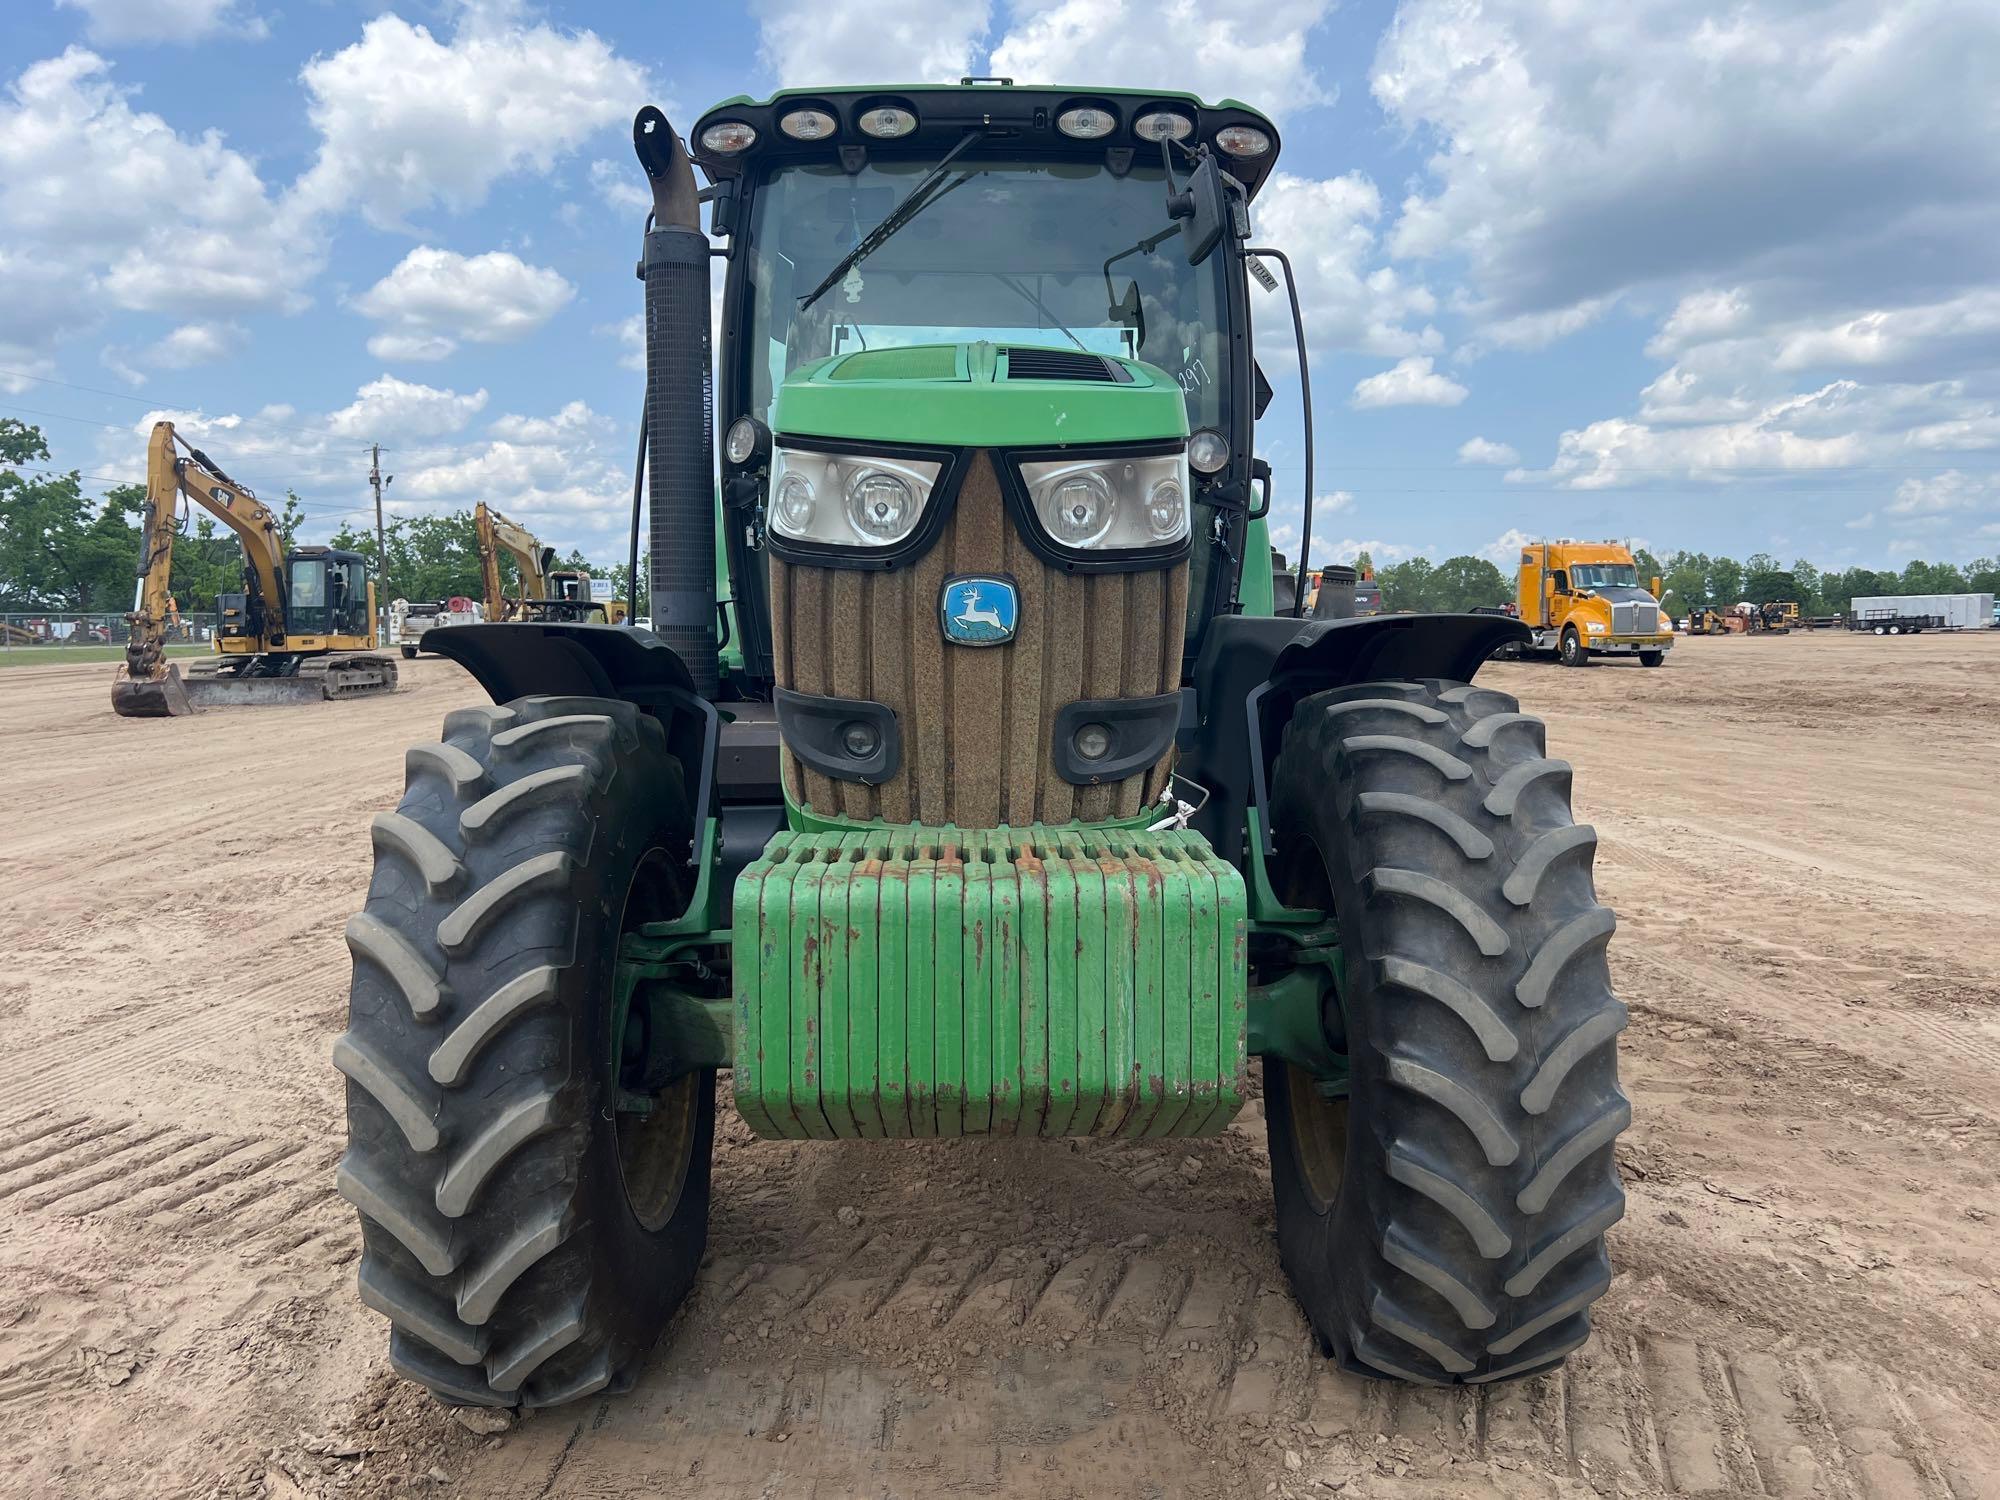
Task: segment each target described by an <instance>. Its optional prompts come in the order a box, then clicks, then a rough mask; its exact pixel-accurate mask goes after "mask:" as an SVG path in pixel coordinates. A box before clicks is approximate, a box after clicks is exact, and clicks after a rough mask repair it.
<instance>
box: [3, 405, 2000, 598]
mask: <svg viewBox="0 0 2000 1500" xmlns="http://www.w3.org/2000/svg"><path fill="white" fill-rule="evenodd" d="M48 461H49V448H48V444H47V442H45V441H44V440H43V437H42V433H41V430H40V429H39V428H36V427H33V426H30V425H28V424H26V423H24V422H20V421H17V420H15V419H14V418H11V417H0V612H17V613H18V612H23V611H35V610H48V611H51V612H56V611H64V612H77V613H85V612H90V613H106V614H111V613H118V612H122V611H124V610H127V609H130V608H131V607H132V595H133V582H134V578H133V575H134V572H135V570H136V568H137V565H138V558H139V517H140V515H141V514H142V513H143V509H144V505H145V499H146V487H145V486H144V485H143V484H121V485H113V486H112V487H111V488H109V489H107V490H105V491H104V492H103V494H102V495H100V496H97V497H94V498H93V497H91V496H88V495H86V494H85V493H84V491H83V482H82V476H81V475H79V474H77V473H76V472H75V471H71V472H69V473H66V474H62V473H51V472H49V470H48ZM272 508H273V510H274V511H276V512H277V514H278V529H279V532H280V533H281V534H282V536H283V537H284V541H285V545H286V546H287V547H290V546H291V545H292V542H293V540H294V538H295V537H296V535H297V533H298V532H299V530H300V528H301V527H302V526H303V525H304V523H305V521H306V515H305V512H304V510H303V508H302V507H301V505H300V502H299V497H298V496H297V495H296V494H293V493H292V492H291V491H289V490H287V491H286V492H285V496H284V499H283V502H282V504H274V505H273V507H272ZM190 519H191V521H192V526H191V527H190V528H189V529H187V530H184V531H183V533H182V534H181V536H180V538H179V539H178V540H177V541H176V542H175V544H174V561H173V577H172V581H171V587H172V589H173V593H174V598H175V602H176V603H177V604H178V605H179V606H180V608H181V609H182V610H183V611H184V612H197V611H206V610H212V609H214V608H215V596H216V595H217V594H220V593H233V592H235V591H237V590H238V589H240V588H242V586H243V584H242V575H243V551H242V547H241V546H240V545H239V544H238V542H237V540H236V537H235V536H234V534H232V533H231V532H230V531H229V529H228V528H227V527H224V526H222V525H221V524H219V523H218V522H216V521H215V520H214V519H212V518H211V517H209V516H208V515H206V514H205V513H203V512H201V511H200V510H199V509H198V508H197V509H196V510H195V513H194V514H193V516H192V517H191V518H190ZM330 540H331V542H332V545H334V546H336V547H342V548H346V549H348V550H350V551H354V552H358V553H360V554H361V555H362V556H364V557H366V558H367V559H368V560H369V562H370V563H371V564H373V565H376V576H377V577H378V579H379V578H380V577H381V576H382V574H381V568H380V564H381V562H382V561H383V559H381V558H378V557H377V556H376V550H377V549H376V545H375V532H374V529H373V528H372V527H356V526H353V525H342V526H341V528H340V529H339V530H338V531H336V532H334V534H333V536H332V538H331V539H330ZM386 541H387V543H388V545H387V547H386V549H384V550H385V551H386V554H387V557H386V560H387V563H388V574H387V585H388V589H387V592H384V593H383V594H382V597H383V598H384V600H385V601H386V599H387V598H388V597H390V596H391V595H392V594H393V595H400V596H401V597H403V598H405V599H423V600H431V599H448V598H450V597H452V596H453V595H455V594H457V595H463V596H465V597H466V598H470V599H477V598H479V597H480V595H481V593H482V587H481V583H480V577H479V554H478V549H477V547H476V546H475V544H474V540H473V530H472V512H471V511H469V510H457V511H450V512H447V513H443V514H436V515H423V516H405V517H402V518H400V519H398V520H394V521H391V522H390V523H389V525H388V526H387V528H386ZM1633 558H1634V561H1636V562H1637V563H1638V567H1639V577H1640V579H1641V580H1642V581H1644V580H1650V579H1652V578H1656V577H1657V578H1659V579H1661V580H1662V581H1663V583H1664V585H1665V592H1664V596H1663V597H1664V599H1665V602H1666V604H1667V606H1668V608H1670V609H1671V610H1673V612H1674V613H1676V614H1682V613H1685V612H1686V611H1688V610H1690V609H1693V608H1695V607H1696V606H1698V605H1703V604H1712V605H1715V606H1717V607H1718V608H1720V607H1723V606H1727V605H1731V604H1735V603H1737V602H1738V601H1740V600H1746V599H1747V600H1749V601H1750V602H1751V603H1753V604H1768V603H1771V602H1772V601H1774V600H1786V599H1789V600H1795V601H1797V603H1798V606H1799V609H1800V611H1801V612H1802V613H1804V614H1807V615H1833V614H1844V613H1846V612H1847V610H1848V608H1849V604H1850V601H1852V600H1853V599H1856V598H1859V597H1862V596H1866V595H1877V594H1887V595H1900V594H1962V593H1975V594H1983V593H1993V594H2000V561H1996V560H1995V559H1994V558H1991V557H1980V558H1975V559H1973V560H1972V561H1970V562H1967V563H1963V564H1960V563H1949V562H1912V563H1910V564H1908V565H1907V566H1906V567H1904V568H1903V569H1902V570H1901V571H1900V572H1892V571H1878V570H1876V569H1873V568H1848V569H1845V570H1842V571H1834V570H1832V569H1821V568H1818V567H1816V566H1814V564H1813V563H1812V562H1810V561H1809V560H1807V559H1805V558H1797V559H1795V560H1794V561H1793V562H1792V564H1791V566H1789V567H1786V566H1784V565H1783V564H1782V563H1780V561H1779V560H1778V559H1777V558H1776V557H1774V556H1772V555H1771V554H1770V553H1768V552H1759V553H1756V554H1754V555H1753V556H1751V557H1749V558H1747V559H1745V560H1743V561H1740V562H1739V561H1738V560H1737V559H1735V558H1732V557H1724V556H1720V555H1711V554H1709V553H1706V552H1689V551H1678V552H1670V553H1668V554H1667V555H1666V556H1665V557H1664V558H1661V557H1658V556H1656V555H1655V554H1653V553H1652V552H1650V551H1647V550H1646V549H1644V548H1636V549H1634V552H1633ZM1356 561H1357V563H1358V564H1359V566H1360V567H1361V568H1362V569H1363V571H1364V572H1372V573H1373V574H1374V575H1375V579H1376V582H1377V583H1379V584H1380V585H1381V588H1382V596H1383V607H1384V608H1385V609H1391V610H1412V611H1415V612H1418V613H1433V612H1461V611H1464V610H1469V609H1474V608H1479V607H1482V606H1487V607H1490V606H1492V605H1496V604H1503V603H1505V602H1506V601H1508V600H1510V599H1512V598H1513V597H1514V592H1515V590H1514V575H1513V574H1512V573H1511V572H1503V571H1502V570H1501V569H1500V568H1499V567H1497V566H1495V565H1494V564H1493V563H1491V562H1489V561H1488V560H1487V559H1485V558H1483V557H1473V556H1469V555H1461V556H1458V557H1448V558H1446V559H1444V561H1442V562H1436V563H1434V562H1432V561H1431V560H1430V559H1429V558H1426V557H1413V558H1410V559H1408V560H1407V561H1404V562H1399V563H1392V564H1388V565H1386V566H1384V567H1382V568H1380V569H1377V568H1375V566H1374V563H1373V561H1372V559H1370V557H1369V555H1368V554H1367V553H1366V552H1364V553H1362V554H1361V555H1360V557H1359V558H1358V559H1357V560H1356ZM500 565H501V578H502V587H503V589H506V590H509V591H511V590H513V589H514V588H515V587H516V586H517V585H516V583H515V579H514V570H513V562H512V559H510V558H508V557H507V556H505V555H504V554H503V555H502V557H501V559H500ZM558 566H560V567H565V568H574V569H577V570H578V571H581V572H585V573H588V574H590V575H591V576H592V577H593V578H601V579H607V580H609V581H610V583H611V586H612V588H613V589H614V590H615V592H616V595H617V597H619V598H621V599H628V600H629V599H631V598H632V595H631V593H630V587H631V580H630V578H629V577H628V576H627V569H626V567H625V565H624V563H622V562H620V563H618V564H615V565H613V566H608V567H606V566H600V565H596V564H593V563H592V562H590V561H589V560H588V559H587V558H585V557H584V556H583V554H582V553H581V552H579V551H576V550H574V549H572V550H571V552H570V554H569V556H568V557H566V558H563V559H561V560H560V562H559V564H558ZM646 576H647V568H646V564H645V559H644V556H643V554H642V556H641V559H640V567H639V583H640V594H639V598H638V599H637V601H635V604H634V608H633V613H634V614H639V615H644V614H646V613H648V610H647V608H646V597H645V583H646Z"/></svg>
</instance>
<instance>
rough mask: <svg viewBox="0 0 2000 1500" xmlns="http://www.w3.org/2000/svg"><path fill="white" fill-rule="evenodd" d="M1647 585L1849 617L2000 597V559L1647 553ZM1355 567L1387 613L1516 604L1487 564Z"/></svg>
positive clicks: (1675, 597) (1703, 598)
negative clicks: (1909, 597)
mask: <svg viewBox="0 0 2000 1500" xmlns="http://www.w3.org/2000/svg"><path fill="white" fill-rule="evenodd" d="M1632 560H1633V561H1634V562H1635V563H1636V564H1637V565H1638V569H1639V580H1640V582H1641V583H1642V584H1645V583H1649V582H1651V581H1652V580H1653V579H1655V578H1658V579H1659V580H1660V581H1661V585H1662V592H1661V599H1662V602H1663V603H1665V604H1666V606H1667V607H1668V609H1670V610H1672V611H1673V612H1674V613H1675V614H1677V615H1679V614H1685V613H1686V612H1687V611H1689V610H1691V609H1695V608H1698V607H1700V606H1701V605H1705V604H1707V605H1714V606H1715V607H1716V608H1718V609H1721V608H1724V607H1726V606H1728V605H1732V604H1736V603H1739V602H1742V601H1744V600H1748V601H1749V602H1750V603H1752V604H1771V603H1775V602H1777V601H1780V600H1791V601H1794V602H1796V603H1797V605H1798V606H1799V612H1800V613H1801V614H1804V615H1841V614H1846V613H1847V612H1848V609H1849V607H1850V605H1851V603H1852V601H1853V600H1855V599H1859V598H1868V597H1872V596H1877V595H1892V596H1894V595H1905V594H2000V559H1995V558H1991V557H1979V558H1974V559H1973V560H1972V561H1971V562H1968V563H1963V564H1960V563H1949V562H1912V563H1910V564H1908V565H1907V566H1906V567H1904V568H1903V569H1902V570H1901V571H1900V572H1898V571H1890V570H1878V569H1875V568H1847V569H1843V570H1838V571H1836V570H1833V569H1821V568H1818V567H1815V566H1814V565H1813V563H1812V562H1811V561H1810V560H1808V559H1806V558H1803V557H1802V558H1798V559H1796V560H1794V561H1793V563H1792V564H1791V566H1790V567H1786V566H1785V565H1784V564H1783V563H1781V562H1780V561H1779V560H1778V559H1777V558H1776V557H1773V556H1772V555H1771V554H1770V553H1768V552H1758V553H1755V554H1753V555H1752V556H1750V557H1749V558H1747V559H1745V560H1743V561H1740V562H1739V561H1738V560H1737V559H1735V558H1733V557H1723V556H1720V555H1711V554H1709V553H1706V552H1688V551H1677V552H1670V553H1668V554H1667V555H1666V556H1665V557H1664V558H1661V557H1658V556H1656V555H1655V554H1654V553H1652V552H1650V551H1648V550H1647V549H1646V548H1644V547H1635V548H1634V549H1633V550H1632ZM1356 565H1357V566H1359V567H1360V568H1361V569H1362V570H1363V571H1364V572H1373V573H1374V575H1375V581H1376V583H1377V584H1379V585H1380V586H1381V589H1382V607H1383V608H1384V609H1386V610H1410V611H1413V612H1415V613H1417V614H1432V613H1460V612H1463V611H1466V610H1470V609H1477V608H1482V607H1490V606H1492V605H1496V604H1504V603H1506V602H1507V601H1508V600H1510V599H1512V598H1514V597H1515V586H1514V583H1515V580H1514V575H1513V574H1512V573H1503V572H1502V571H1501V570H1500V569H1499V568H1498V567H1496V566H1495V565H1494V564H1493V563H1491V562H1489V561H1487V560H1486V559H1485V558H1483V557H1470V556H1460V557H1448V558H1446V559H1445V560H1444V561H1443V562H1439V563H1433V562H1432V561H1431V560H1430V559H1429V558H1425V557H1413V558H1410V559H1408V560H1407V561H1405V562H1399V563H1390V564H1387V565H1385V566H1383V567H1381V568H1376V567H1375V566H1374V563H1373V561H1372V560H1371V559H1370V558H1369V555H1368V554H1367V553H1366V552H1363V553H1362V554H1361V555H1360V556H1359V557H1358V558H1357V559H1356Z"/></svg>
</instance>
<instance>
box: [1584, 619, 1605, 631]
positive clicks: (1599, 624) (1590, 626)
mask: <svg viewBox="0 0 2000 1500" xmlns="http://www.w3.org/2000/svg"><path fill="white" fill-rule="evenodd" d="M1583 628H1584V629H1585V630H1587V631H1589V632H1590V633H1591V634H1592V635H1603V634H1604V622H1603V621H1602V620H1585V621H1584V622H1583Z"/></svg>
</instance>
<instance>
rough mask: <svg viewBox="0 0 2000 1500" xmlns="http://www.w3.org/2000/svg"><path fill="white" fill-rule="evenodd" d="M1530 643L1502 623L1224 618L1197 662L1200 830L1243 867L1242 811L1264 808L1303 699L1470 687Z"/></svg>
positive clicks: (1193, 765)
mask: <svg viewBox="0 0 2000 1500" xmlns="http://www.w3.org/2000/svg"><path fill="white" fill-rule="evenodd" d="M1531 638H1532V637H1531V636H1530V634H1529V631H1528V628H1527V627H1526V626H1525V625H1523V624H1521V622H1520V621H1518V620H1510V619H1506V618H1504V617H1501V616H1496V615H1373V616H1368V617H1365V618H1359V619H1351V620H1297V619H1290V618H1287V617H1285V616H1282V615H1281V616H1275V617H1273V616H1257V615H1225V616H1223V617H1221V618H1220V619H1217V620H1214V621H1212V622H1211V623H1210V625H1209V627H1208V631H1207V633H1206V635H1205V636H1204V637H1203V640H1202V650H1201V656H1200V658H1199V659H1198V660H1197V661H1196V663H1195V673H1194V680H1195V696H1196V699H1197V702H1198V704H1199V718H1200V723H1199V726H1198V727H1197V728H1196V729H1195V730H1194V732H1193V733H1192V734H1191V735H1189V736H1187V737H1185V738H1184V739H1183V740H1182V743H1181V751H1182V754H1181V774H1182V775H1183V776H1185V777H1186V778H1187V779H1188V780H1190V781H1193V782H1196V783H1199V784H1200V785H1201V786H1203V787H1204V788H1206V789H1207V791H1208V800H1207V801H1206V802H1205V803H1203V805H1202V808H1201V811H1200V812H1199V813H1198V814H1197V815H1196V816H1195V818H1194V820H1193V822H1194V826H1195V827H1196V828H1198V829H1200V831H1201V832H1202V833H1203V834H1204V835H1205V836H1206V837H1207V839H1208V841H1209V843H1210V844H1212V845H1213V846H1214V847H1215V848H1216V849H1217V850H1219V851H1221V853H1222V855H1223V857H1224V858H1226V859H1228V860H1230V861H1231V862H1232V863H1236V864H1238V865H1240V864H1241V863H1242V860H1243V857H1244V853H1243V830H1244V827H1245V813H1246V812H1247V810H1248V809H1249V808H1251V807H1253V806H1256V807H1261V806H1263V805H1264V802H1265V796H1264V789H1265V786H1266V784H1267V777H1268V775H1269V772H1270V768H1271V763H1272V762H1273V761H1274V760H1275V759H1276V758H1277V754H1278V748H1279V746H1280V744H1282V742H1283V740H1284V729H1285V725H1286V724H1287V723H1288V722H1289V721H1290V719H1291V716H1292V710H1293V709H1294V708H1295V707H1296V706H1297V705H1298V702H1299V700H1300V699H1302V698H1305V697H1308V696H1310V695H1311V694H1313V693H1319V692H1324V691H1326V690H1327V689H1328V688H1336V687H1342V686H1344V685H1346V684H1347V683H1350V682H1366V681H1370V680H1372V679H1376V678H1416V677H1442V678H1446V679H1448V680H1451V681H1454V682H1469V681H1471V680H1472V677H1473V674H1474V673H1476V672H1477V671H1478V670H1479V668H1480V666H1481V665H1482V664H1483V663H1484V662H1485V661H1486V659H1487V658H1488V657H1490V656H1491V655H1492V654H1493V653H1494V652H1495V651H1497V650H1499V649H1500V648H1501V647H1502V646H1507V645H1514V644H1523V645H1525V644H1526V643H1527V642H1528V641H1529V640H1530V639H1531Z"/></svg>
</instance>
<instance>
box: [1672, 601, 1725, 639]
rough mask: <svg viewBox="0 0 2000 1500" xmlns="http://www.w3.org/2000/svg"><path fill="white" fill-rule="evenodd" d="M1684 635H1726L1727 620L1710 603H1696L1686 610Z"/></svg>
mask: <svg viewBox="0 0 2000 1500" xmlns="http://www.w3.org/2000/svg"><path fill="white" fill-rule="evenodd" d="M1682 633H1683V634H1685V635H1727V634H1729V622H1728V619H1727V617H1726V616H1725V615H1724V614H1723V613H1722V611H1721V610H1719V609H1717V608H1715V607H1714V606H1713V605H1710V604H1697V605H1696V606H1695V607H1694V608H1693V609H1691V610H1689V611H1688V617H1687V625H1686V627H1685V629H1684V630H1683V632H1682Z"/></svg>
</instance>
